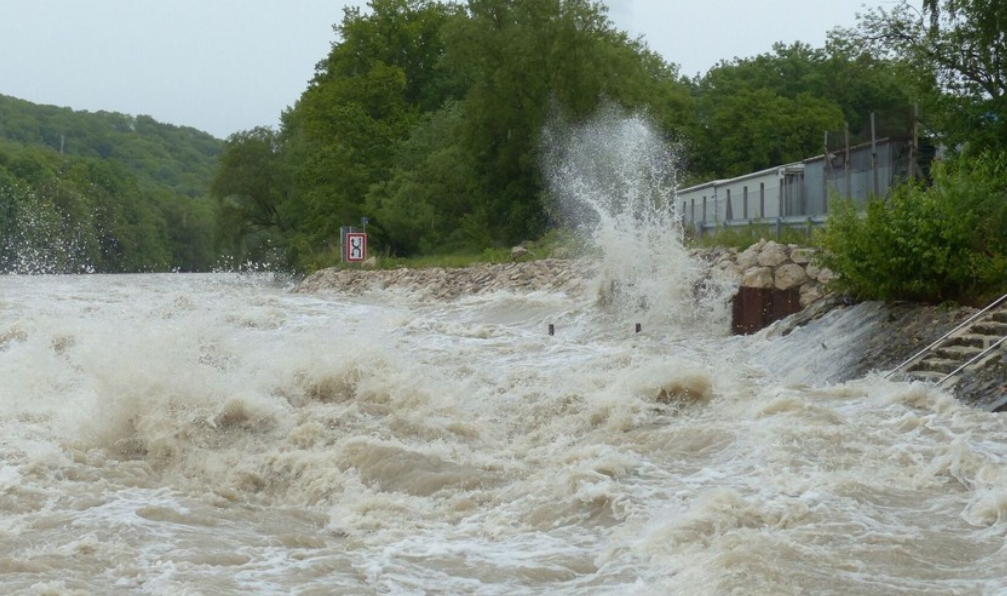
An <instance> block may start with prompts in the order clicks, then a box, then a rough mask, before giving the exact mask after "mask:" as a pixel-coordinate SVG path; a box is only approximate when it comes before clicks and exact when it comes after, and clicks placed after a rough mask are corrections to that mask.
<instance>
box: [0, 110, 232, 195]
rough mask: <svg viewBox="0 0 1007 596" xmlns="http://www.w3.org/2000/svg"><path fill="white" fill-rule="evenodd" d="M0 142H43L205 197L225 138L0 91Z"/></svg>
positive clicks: (154, 185)
mask: <svg viewBox="0 0 1007 596" xmlns="http://www.w3.org/2000/svg"><path fill="white" fill-rule="evenodd" d="M0 144H2V145H6V146H8V147H10V146H11V145H14V146H15V147H16V146H43V147H46V148H49V149H52V150H54V151H57V152H60V153H63V154H65V155H73V156H80V157H97V158H101V159H108V160H112V161H115V162H118V163H120V164H122V165H124V166H126V168H127V169H129V170H130V171H131V172H132V173H133V175H134V176H136V179H137V182H138V183H139V184H140V186H141V187H142V188H145V189H147V190H155V189H162V190H171V191H172V192H174V193H177V194H180V195H185V196H188V197H192V198H196V197H206V196H208V194H209V188H210V182H211V180H212V178H213V174H214V169H215V168H216V162H217V155H218V154H219V153H220V151H221V148H222V147H223V145H224V141H222V140H220V139H217V138H215V137H213V136H212V135H210V134H208V133H205V132H202V131H199V130H196V129H195V128H190V127H187V126H174V125H171V124H163V123H160V122H158V121H156V120H154V119H153V118H151V117H150V116H130V115H127V114H120V113H117V112H105V111H99V112H86V111H76V110H72V109H70V108H61V107H56V106H48V105H39V104H34V103H32V102H29V101H25V100H23V99H17V98H14V97H9V96H6V95H0Z"/></svg>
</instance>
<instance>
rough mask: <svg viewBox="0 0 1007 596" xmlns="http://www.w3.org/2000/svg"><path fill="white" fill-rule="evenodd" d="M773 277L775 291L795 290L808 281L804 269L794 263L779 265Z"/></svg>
mask: <svg viewBox="0 0 1007 596" xmlns="http://www.w3.org/2000/svg"><path fill="white" fill-rule="evenodd" d="M773 277H774V278H775V281H776V289H777V290H789V289H790V288H796V287H797V286H799V285H801V284H803V283H804V282H805V281H807V279H808V275H807V274H806V273H805V272H804V267H801V266H800V265H797V264H795V263H787V264H786V265H780V266H779V267H777V268H776V271H775V272H774V273H773Z"/></svg>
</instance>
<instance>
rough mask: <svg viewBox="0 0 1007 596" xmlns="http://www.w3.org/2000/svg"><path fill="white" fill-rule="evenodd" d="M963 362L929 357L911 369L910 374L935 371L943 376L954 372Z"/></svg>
mask: <svg viewBox="0 0 1007 596" xmlns="http://www.w3.org/2000/svg"><path fill="white" fill-rule="evenodd" d="M962 363H963V361H960V360H950V359H948V358H939V357H937V356H927V357H926V358H924V359H922V360H920V361H919V362H917V363H916V364H914V365H913V366H911V367H910V368H909V372H919V371H933V372H939V373H943V374H948V373H951V372H954V371H955V369H957V368H958V367H959V366H961V365H962Z"/></svg>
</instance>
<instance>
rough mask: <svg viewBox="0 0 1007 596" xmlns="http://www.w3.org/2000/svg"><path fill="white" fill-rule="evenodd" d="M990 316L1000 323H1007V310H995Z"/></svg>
mask: <svg viewBox="0 0 1007 596" xmlns="http://www.w3.org/2000/svg"><path fill="white" fill-rule="evenodd" d="M988 316H989V318H990V319H992V320H994V321H996V322H998V323H1007V310H994V311H992V312H990V313H989V315H988Z"/></svg>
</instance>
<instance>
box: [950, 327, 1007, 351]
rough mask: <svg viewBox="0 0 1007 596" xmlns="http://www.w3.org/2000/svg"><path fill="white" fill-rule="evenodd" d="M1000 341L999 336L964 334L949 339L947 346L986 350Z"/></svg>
mask: <svg viewBox="0 0 1007 596" xmlns="http://www.w3.org/2000/svg"><path fill="white" fill-rule="evenodd" d="M999 340H1000V337H999V336H996V335H983V334H980V333H974V332H971V331H970V332H969V333H963V334H961V335H956V336H954V337H951V338H949V339H948V341H947V343H946V345H948V346H970V347H974V348H979V349H982V350H985V349H986V348H988V347H990V346H991V345H993V344H994V343H996V342H998V341H999Z"/></svg>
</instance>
